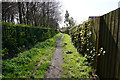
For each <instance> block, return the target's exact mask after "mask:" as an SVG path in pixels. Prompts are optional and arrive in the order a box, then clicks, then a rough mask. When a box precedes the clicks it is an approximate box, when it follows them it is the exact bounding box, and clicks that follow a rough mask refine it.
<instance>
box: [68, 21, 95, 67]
mask: <svg viewBox="0 0 120 80" xmlns="http://www.w3.org/2000/svg"><path fill="white" fill-rule="evenodd" d="M91 27H92V26H91V21H85V22H83V24H80V25H78V26H73V27H71V28H70V36H71V38H72V42H73V44H74V45H75V47H76V48H77V50H78V51H79V53H80V54H82V55H83V56H85V57H86V58H87V61H88V62H89V63H92V65H93V63H95V56H96V55H95V54H96V47H95V43H94V40H93V37H92V34H93V33H92V31H91V29H92V28H91Z"/></svg>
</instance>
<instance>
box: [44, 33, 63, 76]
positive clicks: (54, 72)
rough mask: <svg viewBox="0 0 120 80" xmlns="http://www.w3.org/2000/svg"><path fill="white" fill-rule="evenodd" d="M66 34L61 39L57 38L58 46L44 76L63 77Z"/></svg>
mask: <svg viewBox="0 0 120 80" xmlns="http://www.w3.org/2000/svg"><path fill="white" fill-rule="evenodd" d="M63 37H64V35H62V37H61V39H59V38H57V47H56V50H55V52H54V53H53V56H52V58H51V65H50V66H49V68H48V70H47V73H46V75H45V76H44V78H61V75H62V67H61V65H62V63H63V57H62V39H63Z"/></svg>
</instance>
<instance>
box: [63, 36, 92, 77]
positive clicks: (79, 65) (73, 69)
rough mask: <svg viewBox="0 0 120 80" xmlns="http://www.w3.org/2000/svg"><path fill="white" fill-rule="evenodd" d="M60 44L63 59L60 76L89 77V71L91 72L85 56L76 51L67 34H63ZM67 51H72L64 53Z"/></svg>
mask: <svg viewBox="0 0 120 80" xmlns="http://www.w3.org/2000/svg"><path fill="white" fill-rule="evenodd" d="M65 43H67V45H65ZM62 46H63V59H64V63H63V64H62V68H63V71H62V78H89V77H90V74H89V73H91V72H92V69H91V67H90V66H88V62H86V61H85V60H86V58H85V57H83V56H82V55H81V54H79V53H78V52H77V49H76V48H75V47H74V46H73V44H72V42H71V38H70V36H69V35H67V34H64V38H63V42H62ZM67 51H72V52H73V53H66V52H67Z"/></svg>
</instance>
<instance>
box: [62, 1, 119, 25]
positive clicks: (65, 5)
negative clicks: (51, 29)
mask: <svg viewBox="0 0 120 80" xmlns="http://www.w3.org/2000/svg"><path fill="white" fill-rule="evenodd" d="M60 1H61V2H62V9H63V13H62V16H63V17H64V15H65V11H66V10H68V12H69V15H70V17H73V18H74V19H75V20H76V21H77V24H79V23H82V22H83V21H85V20H87V19H88V17H89V16H101V15H104V14H106V13H108V12H110V11H112V10H115V9H117V8H118V2H119V1H120V0H60ZM62 26H63V22H62V23H61V25H60V27H62Z"/></svg>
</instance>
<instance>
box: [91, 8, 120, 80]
mask: <svg viewBox="0 0 120 80" xmlns="http://www.w3.org/2000/svg"><path fill="white" fill-rule="evenodd" d="M98 24H100V27H98ZM93 26H94V27H93V31H94V33H95V34H94V35H95V36H96V37H95V38H96V42H97V41H99V42H97V44H96V46H99V48H101V47H103V49H104V50H105V51H106V54H105V55H104V56H103V55H101V56H99V57H98V67H97V70H98V71H97V73H98V74H99V76H100V77H101V78H112V79H120V58H119V56H120V8H119V9H117V10H114V11H112V12H110V13H108V14H105V15H103V16H101V19H100V23H99V22H98V18H96V19H94V20H93ZM99 30H100V31H99ZM99 32H100V33H99ZM94 35H93V36H94ZM99 48H98V47H96V49H97V51H98V49H99Z"/></svg>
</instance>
